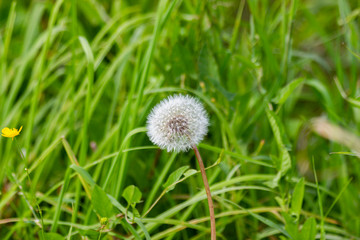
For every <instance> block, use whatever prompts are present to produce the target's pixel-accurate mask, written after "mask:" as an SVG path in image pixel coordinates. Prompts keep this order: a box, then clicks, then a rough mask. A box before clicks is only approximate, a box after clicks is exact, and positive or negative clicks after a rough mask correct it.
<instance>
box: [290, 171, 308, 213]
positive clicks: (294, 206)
mask: <svg viewBox="0 0 360 240" xmlns="http://www.w3.org/2000/svg"><path fill="white" fill-rule="evenodd" d="M304 189H305V183H304V178H301V179H300V181H299V182H298V183H297V184H296V186H295V189H294V193H293V195H292V198H291V213H292V215H294V216H295V217H296V220H298V219H299V215H300V211H301V206H302V203H303V199H304Z"/></svg>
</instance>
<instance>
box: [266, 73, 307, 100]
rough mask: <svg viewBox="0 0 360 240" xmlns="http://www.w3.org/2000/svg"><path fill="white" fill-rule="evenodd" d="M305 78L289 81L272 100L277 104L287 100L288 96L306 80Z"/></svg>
mask: <svg viewBox="0 0 360 240" xmlns="http://www.w3.org/2000/svg"><path fill="white" fill-rule="evenodd" d="M304 80H305V79H304V78H298V79H296V80H294V81H292V82H291V83H289V84H288V85H286V86H285V87H283V88H282V89H281V90H280V91H279V92H278V94H277V95H276V97H275V98H273V99H272V101H273V102H274V103H277V104H283V103H284V102H286V100H287V99H288V97H289V96H290V95H291V93H292V92H293V91H294V90H295V89H296V88H297V87H298V86H300V85H301V84H302V82H303V81H304Z"/></svg>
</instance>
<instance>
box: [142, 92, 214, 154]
mask: <svg viewBox="0 0 360 240" xmlns="http://www.w3.org/2000/svg"><path fill="white" fill-rule="evenodd" d="M208 126H209V119H208V116H207V113H206V111H205V109H204V107H203V105H202V104H201V103H200V102H199V101H198V100H197V99H196V98H193V97H190V96H188V95H186V96H184V95H175V96H170V97H168V98H167V99H165V100H163V101H162V102H160V103H159V104H158V105H156V106H155V107H154V108H153V110H152V111H151V113H150V115H149V116H148V120H147V128H148V136H149V138H150V140H151V141H152V142H153V143H154V144H156V145H158V146H159V147H160V148H161V149H166V150H167V151H168V152H170V151H176V152H180V151H188V150H189V149H191V148H192V146H193V145H197V144H198V143H199V142H200V141H201V140H202V139H203V138H204V136H205V135H206V133H207V131H208Z"/></svg>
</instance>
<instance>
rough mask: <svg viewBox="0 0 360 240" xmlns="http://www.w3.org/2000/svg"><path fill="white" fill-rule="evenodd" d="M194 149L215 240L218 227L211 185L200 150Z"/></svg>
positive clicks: (212, 235)
mask: <svg viewBox="0 0 360 240" xmlns="http://www.w3.org/2000/svg"><path fill="white" fill-rule="evenodd" d="M192 147H193V149H194V152H195V156H196V158H197V160H198V163H199V166H200V171H201V176H202V179H203V182H204V187H205V191H206V196H207V199H208V204H209V212H210V224H211V240H215V239H216V225H215V214H214V204H213V201H212V198H211V192H210V187H209V183H208V180H207V177H206V173H205V166H204V163H203V160H202V158H201V155H200V152H199V150H198V148H197V147H196V145H193V146H192Z"/></svg>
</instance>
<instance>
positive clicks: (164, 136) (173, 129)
mask: <svg viewBox="0 0 360 240" xmlns="http://www.w3.org/2000/svg"><path fill="white" fill-rule="evenodd" d="M208 126H209V118H208V115H207V113H206V111H205V109H204V107H203V105H202V104H201V103H200V102H199V101H198V100H197V99H196V98H193V97H190V96H188V95H186V96H184V95H174V96H170V97H168V98H167V99H165V100H163V101H162V102H160V103H159V104H158V105H156V106H155V107H154V108H153V110H152V111H151V113H150V114H149V116H148V119H147V129H148V132H147V134H148V136H149V138H150V140H151V142H153V143H154V144H156V145H158V146H159V147H160V148H161V149H166V150H167V151H168V152H170V151H175V152H180V151H188V150H189V149H191V148H192V149H193V150H194V152H195V156H196V158H197V160H198V163H199V166H200V171H201V176H202V179H203V183H204V187H205V191H206V195H207V199H208V205H209V212H210V223H211V240H215V239H216V226H215V214H214V204H213V201H212V198H211V192H210V187H209V183H208V180H207V177H206V173H205V166H204V163H203V161H202V159H201V155H200V152H199V150H198V149H197V147H196V145H197V144H199V143H200V141H201V140H203V138H204V136H205V135H206V133H207V131H208Z"/></svg>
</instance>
